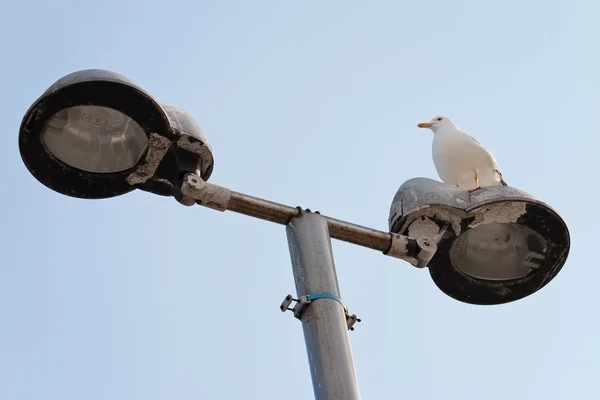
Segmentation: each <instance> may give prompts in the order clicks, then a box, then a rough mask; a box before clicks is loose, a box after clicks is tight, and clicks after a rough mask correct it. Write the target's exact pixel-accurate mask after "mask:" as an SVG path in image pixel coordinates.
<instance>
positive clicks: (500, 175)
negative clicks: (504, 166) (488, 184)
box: [496, 169, 508, 186]
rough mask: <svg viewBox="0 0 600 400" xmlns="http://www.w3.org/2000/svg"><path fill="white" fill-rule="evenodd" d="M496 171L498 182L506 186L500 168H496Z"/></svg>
mask: <svg viewBox="0 0 600 400" xmlns="http://www.w3.org/2000/svg"><path fill="white" fill-rule="evenodd" d="M496 172H497V173H498V176H499V177H500V183H501V184H502V186H508V183H506V181H505V180H504V178H503V177H502V172H500V170H498V169H497V170H496Z"/></svg>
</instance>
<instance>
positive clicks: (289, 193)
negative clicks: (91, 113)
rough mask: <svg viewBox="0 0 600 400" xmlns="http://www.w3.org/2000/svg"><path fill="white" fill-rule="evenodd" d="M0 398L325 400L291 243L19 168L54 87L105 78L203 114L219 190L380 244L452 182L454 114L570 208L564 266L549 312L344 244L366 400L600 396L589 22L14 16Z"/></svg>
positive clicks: (118, 13) (393, 15)
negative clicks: (419, 185) (438, 122)
mask: <svg viewBox="0 0 600 400" xmlns="http://www.w3.org/2000/svg"><path fill="white" fill-rule="evenodd" d="M0 10H1V11H0V16H1V23H0V49H1V50H2V53H1V61H2V62H1V63H0V71H1V72H2V77H3V83H2V103H1V104H2V108H0V117H1V118H2V121H3V132H2V135H1V136H0V168H1V169H2V171H4V173H3V175H2V177H3V184H2V188H3V189H2V196H1V197H0V206H1V209H2V210H3V217H2V222H1V224H0V227H1V228H0V235H1V239H2V240H1V241H0V254H1V258H0V260H1V261H0V264H1V265H0V321H1V322H0V398H1V399H3V400H38V399H40V400H41V399H44V400H55V399H56V400H81V399H86V400H105V399H115V400H120V399H123V400H138V399H139V400H158V399H161V400H163V399H276V400H279V399H286V400H300V399H302V400H304V399H311V398H313V397H312V396H313V393H312V386H311V381H310V373H309V370H308V361H307V358H306V350H305V345H304V339H303V336H302V329H301V324H300V323H299V322H298V321H297V320H295V319H294V318H293V317H292V315H291V313H286V314H283V313H281V312H280V311H279V304H280V303H281V300H282V299H283V298H284V296H285V295H286V294H288V293H295V288H294V281H293V278H292V271H291V266H290V261H289V253H288V248H287V243H286V236H285V228H284V227H283V226H279V225H274V224H269V223H267V222H264V221H260V220H254V219H251V218H249V217H244V216H241V215H237V214H234V213H219V212H216V211H212V210H209V209H204V208H201V207H192V208H186V207H183V206H181V205H179V204H178V203H177V202H176V201H175V200H173V199H170V198H163V197H157V196H153V195H151V194H147V193H143V192H134V193H131V194H128V195H125V196H122V197H118V198H114V199H109V200H96V201H86V200H78V199H72V198H67V197H65V196H62V195H59V194H57V193H54V192H52V191H51V190H49V189H47V188H46V187H44V186H42V185H41V184H40V183H38V182H37V181H36V180H35V179H34V178H33V177H32V176H31V175H30V174H29V172H28V171H27V170H26V168H25V166H24V165H23V163H22V161H21V159H20V156H19V150H18V147H17V136H18V130H19V125H20V123H21V118H22V117H23V115H24V113H25V111H26V110H27V108H28V107H29V106H30V104H31V103H32V102H33V101H34V100H35V99H36V98H37V97H38V96H39V95H40V94H41V93H42V92H43V91H44V90H45V89H46V88H47V87H48V86H49V85H51V84H52V83H53V82H54V81H55V80H56V79H58V78H60V77H62V76H63V75H66V74H68V73H70V72H73V71H76V70H80V69H86V68H103V69H109V70H114V71H116V72H119V73H121V74H124V75H126V76H128V77H129V78H131V79H133V80H134V81H135V82H137V83H138V84H139V85H141V86H142V87H143V88H145V89H146V90H148V91H149V92H151V93H152V94H153V95H154V96H155V97H156V98H157V99H158V100H159V101H161V102H163V103H166V104H172V105H174V106H176V107H180V108H183V109H185V110H187V111H188V112H189V113H190V114H192V115H193V116H194V117H195V118H196V119H197V121H198V123H199V124H200V126H201V127H202V128H203V129H204V130H205V132H206V134H207V135H208V137H209V138H210V140H211V143H212V146H213V150H214V154H215V158H216V164H215V170H214V173H213V176H212V178H211V181H212V182H214V183H218V184H220V185H225V186H228V187H230V188H231V189H233V190H236V191H241V192H245V193H248V194H251V195H255V196H259V197H264V198H267V199H270V200H274V201H278V202H281V203H284V204H289V205H292V206H296V205H302V206H303V207H308V208H312V209H313V210H314V209H318V210H320V211H322V212H323V213H325V214H327V215H331V216H333V217H337V218H341V219H346V220H349V221H352V222H355V223H359V224H363V225H367V226H370V227H373V228H377V229H387V218H388V210H389V205H390V202H391V200H392V197H393V196H394V193H395V191H396V189H397V188H398V186H399V185H400V184H402V182H404V181H405V180H407V179H410V178H412V177H415V176H427V177H432V178H436V179H437V174H436V172H435V169H434V166H433V163H432V161H431V147H430V146H431V140H432V135H431V133H430V132H429V131H427V130H419V129H417V128H416V124H417V123H418V122H421V121H424V120H425V121H428V120H429V119H431V118H432V117H434V116H436V115H438V114H442V115H446V116H448V117H451V118H453V119H454V120H455V121H456V122H457V123H458V124H459V125H460V126H461V127H462V128H463V129H464V130H465V131H467V132H468V133H470V134H472V135H473V136H475V137H476V138H477V139H478V140H479V141H480V142H481V143H483V144H484V145H485V146H486V147H488V148H489V149H491V150H492V152H493V153H494V154H495V156H496V158H497V159H498V161H499V163H500V166H501V167H502V171H503V173H504V176H505V178H506V180H507V181H508V183H509V184H510V185H512V186H515V187H518V188H521V189H524V190H525V191H527V192H529V193H532V194H533V195H535V196H537V197H538V198H539V199H541V200H543V201H545V202H547V203H548V204H550V205H551V206H553V207H554V208H555V209H557V210H558V211H559V212H560V213H561V214H562V216H563V217H564V219H565V220H566V222H567V223H568V225H569V227H570V231H571V240H572V247H571V254H570V257H569V260H568V261H567V263H566V265H565V267H564V268H563V270H562V272H561V273H560V274H559V275H558V276H557V278H556V279H555V280H554V281H552V282H551V283H550V284H549V285H548V286H547V287H546V288H544V289H543V290H542V291H540V292H538V293H536V294H535V295H533V296H531V297H528V298H526V299H524V300H521V301H519V302H516V303H512V304H509V305H504V306H494V307H481V306H470V305H466V304H463V303H459V302H457V301H455V300H452V299H451V298H449V297H446V296H445V295H444V294H443V293H442V292H440V291H439V290H438V289H437V288H436V287H435V285H434V284H433V282H432V281H431V279H430V278H429V274H428V272H427V271H423V270H417V269H414V268H413V267H411V266H410V265H409V264H407V263H404V262H402V261H399V260H395V259H392V258H388V257H385V256H383V255H381V254H379V253H377V252H374V251H371V250H368V249H364V248H360V247H355V246H352V245H349V244H345V243H341V242H337V241H334V253H335V261H336V265H337V269H338V275H339V279H340V285H341V289H342V295H343V298H344V301H345V303H346V305H347V306H348V307H349V308H350V310H351V311H352V312H354V313H356V314H357V315H358V316H359V317H361V318H362V319H363V323H362V324H360V325H359V326H358V328H357V330H356V331H354V332H352V333H351V340H352V345H353V351H354V356H355V360H356V368H357V371H358V377H359V384H360V388H361V392H362V396H363V398H364V399H452V400H454V399H456V400H459V399H460V400H464V399H472V400H478V399H486V400H506V399H512V400H522V399H545V400H553V399H565V400H566V399H572V398H577V399H596V398H600V379H599V378H598V377H599V376H600V365H599V362H598V353H599V350H600V344H599V343H600V340H599V337H600V324H599V322H598V309H599V306H600V300H599V297H598V285H597V282H598V281H599V280H600V269H599V268H598V264H599V260H598V259H597V258H596V255H595V253H596V252H595V251H594V250H595V249H596V248H597V246H598V243H597V231H596V230H595V229H593V227H592V225H593V224H594V221H595V220H596V219H597V215H596V212H595V211H596V205H595V204H591V203H588V201H590V200H591V201H596V200H597V197H598V195H599V191H598V184H597V172H596V171H595V169H596V168H597V165H598V157H599V155H598V148H599V145H600V140H599V139H598V130H599V129H600V123H599V122H598V121H600V119H599V118H600V117H599V116H598V105H599V95H598V93H599V88H600V72H599V71H600V56H599V52H598V42H599V40H600V25H599V24H598V18H599V17H600V2H598V1H596V0H587V1H585V0H568V1H567V0H564V1H552V0H544V1H542V0H539V1H537V0H536V1H533V0H532V1H526V0H522V1H507V0H502V1H500V0H497V1H480V0H472V1H441V0H439V1H372V2H365V1H333V0H329V1H258V0H255V1H220V2H217V1H179V0H171V1H168V2H167V1H156V0H145V1H141V0H120V1H115V0H105V1H103V2H92V3H89V2H85V1H84V2H82V1H74V0H72V1H65V0H56V1H41V0H36V1H33V2H31V1H29V2H27V1H21V2H17V1H10V2H9V1H8V0H0Z"/></svg>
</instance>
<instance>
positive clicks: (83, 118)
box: [19, 69, 214, 199]
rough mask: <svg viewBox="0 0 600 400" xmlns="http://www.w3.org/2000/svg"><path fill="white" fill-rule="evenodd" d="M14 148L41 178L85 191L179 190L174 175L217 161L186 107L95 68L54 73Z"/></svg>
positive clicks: (84, 194) (205, 172) (92, 195)
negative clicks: (161, 100)
mask: <svg viewBox="0 0 600 400" xmlns="http://www.w3.org/2000/svg"><path fill="white" fill-rule="evenodd" d="M19 148H20V151H21V157H22V159H23V162H24V163H25V165H26V166H27V168H28V169H29V171H30V172H31V174H32V175H33V176H34V177H35V178H36V179H38V180H39V181H40V182H41V183H43V184H44V185H46V186H47V187H49V188H50V189H52V190H55V191H57V192H59V193H62V194H65V195H68V196H73V197H79V198H87V199H98V198H108V197H114V196H118V195H121V194H125V193H127V192H129V191H131V190H133V189H136V188H140V189H143V190H148V191H152V192H155V193H157V194H161V195H172V194H174V195H177V190H178V187H177V182H175V181H174V179H177V178H178V177H180V176H183V174H185V173H188V172H193V173H197V174H199V175H200V176H202V177H203V179H208V177H209V176H210V173H211V172H212V168H213V164H214V161H213V156H212V150H211V148H210V144H209V143H208V140H207V138H206V136H205V135H204V133H203V132H202V130H201V129H200V128H199V127H198V126H197V124H196V123H195V121H194V120H193V119H192V118H191V117H190V116H189V115H188V114H186V113H185V112H183V111H181V110H178V109H176V108H174V107H170V106H165V105H161V104H159V103H158V102H157V101H156V100H155V99H154V98H153V97H152V96H151V95H150V94H148V93H147V92H145V91H144V90H143V89H141V88H140V87H139V86H137V85H136V84H134V83H133V82H132V81H130V80H129V79H127V78H126V77H124V76H122V75H119V74H117V73H114V72H111V71H104V70H97V69H95V70H84V71H78V72H75V73H72V74H70V75H67V76H65V77H63V78H61V79H59V80H58V81H56V82H55V83H54V84H53V85H52V86H50V87H49V88H48V89H47V90H46V91H45V92H44V93H43V94H42V96H41V97H40V98H39V99H38V100H36V102H35V103H34V104H33V105H32V106H31V107H30V109H29V110H28V111H27V113H26V114H25V117H24V118H23V121H22V123H21V129H20V132H19ZM192 164H193V165H192ZM182 168H183V169H182Z"/></svg>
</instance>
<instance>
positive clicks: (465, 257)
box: [450, 222, 547, 281]
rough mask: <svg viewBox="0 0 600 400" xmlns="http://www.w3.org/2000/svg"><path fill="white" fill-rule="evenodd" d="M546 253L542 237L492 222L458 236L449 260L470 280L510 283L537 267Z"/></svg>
mask: <svg viewBox="0 0 600 400" xmlns="http://www.w3.org/2000/svg"><path fill="white" fill-rule="evenodd" d="M546 250H547V246H546V243H545V240H544V238H543V237H542V236H541V235H540V234H538V233H537V232H535V231H534V230H532V229H531V228H529V227H527V226H523V225H518V224H504V223H496V222H493V223H489V224H485V225H480V226H478V227H475V228H473V229H470V230H468V231H466V232H465V233H463V234H462V235H460V236H459V237H458V238H457V239H456V240H455V241H454V243H453V244H452V248H451V250H450V260H451V261H452V264H454V266H455V267H456V268H458V269H459V270H460V271H462V272H463V273H465V274H467V275H469V276H471V277H473V278H479V279H487V280H495V281H500V280H512V279H518V278H522V277H524V276H527V275H528V274H529V273H530V272H531V271H532V270H535V269H537V268H539V267H540V266H541V265H542V264H543V263H544V260H545V258H546Z"/></svg>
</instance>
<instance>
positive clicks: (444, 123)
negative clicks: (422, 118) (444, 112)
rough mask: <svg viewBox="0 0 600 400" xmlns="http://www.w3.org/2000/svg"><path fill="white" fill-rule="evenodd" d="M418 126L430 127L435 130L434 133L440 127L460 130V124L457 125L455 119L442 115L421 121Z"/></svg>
mask: <svg viewBox="0 0 600 400" xmlns="http://www.w3.org/2000/svg"><path fill="white" fill-rule="evenodd" d="M417 126H418V127H419V128H429V129H431V130H432V131H433V133H436V132H437V131H439V130H440V129H444V128H450V129H457V130H460V128H459V127H458V125H456V124H455V123H454V121H452V120H451V119H450V118H446V117H441V116H439V117H435V118H434V119H432V120H431V121H429V122H421V123H420V124H419V125H417Z"/></svg>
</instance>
